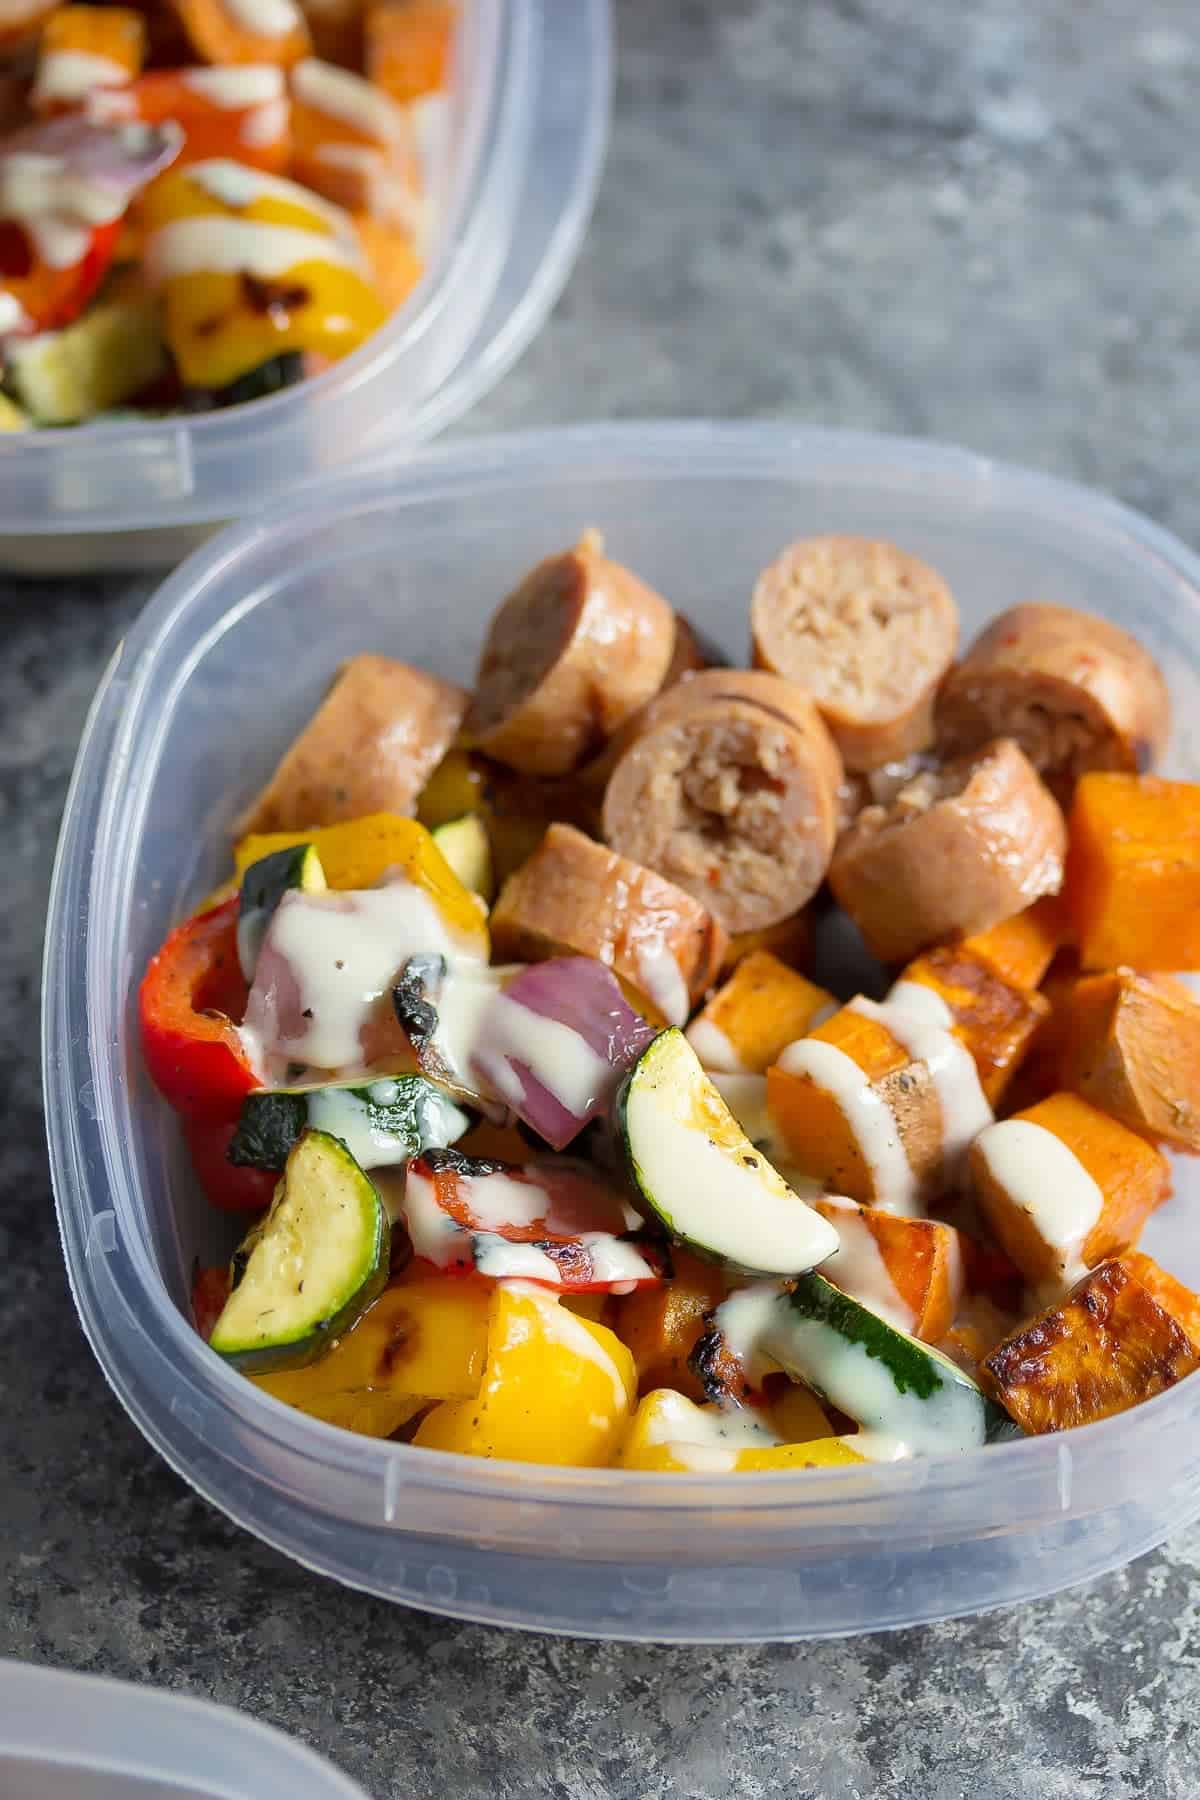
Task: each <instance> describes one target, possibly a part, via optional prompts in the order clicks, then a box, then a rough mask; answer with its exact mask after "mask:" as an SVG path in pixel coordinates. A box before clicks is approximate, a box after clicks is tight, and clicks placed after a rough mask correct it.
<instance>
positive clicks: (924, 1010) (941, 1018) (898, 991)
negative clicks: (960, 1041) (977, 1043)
mask: <svg viewBox="0 0 1200 1800" xmlns="http://www.w3.org/2000/svg"><path fill="white" fill-rule="evenodd" d="M884 1005H885V1006H902V1007H903V1008H904V1010H905V1012H910V1013H914V1014H916V1016H917V1017H918V1018H922V1019H925V1020H926V1021H927V1022H928V1023H929V1024H930V1025H940V1026H941V1028H942V1030H943V1031H953V1029H954V1023H955V1020H954V1014H953V1013H952V1012H951V1011H950V1008H949V1007H948V1006H947V1004H946V1002H945V1001H944V1000H943V999H942V996H941V995H940V994H939V993H938V992H937V990H936V989H935V988H931V987H926V985H925V983H924V982H923V981H905V980H903V979H901V980H900V981H897V982H894V983H893V985H892V986H891V988H890V989H889V990H888V995H887V999H886V1000H885V1001H884ZM859 1010H860V1011H861V1010H862V1009H861V1008H860V1009H859Z"/></svg>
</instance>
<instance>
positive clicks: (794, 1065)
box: [778, 1038, 921, 1216]
mask: <svg viewBox="0 0 1200 1800" xmlns="http://www.w3.org/2000/svg"><path fill="white" fill-rule="evenodd" d="M778 1066H779V1067H780V1068H781V1069H785V1070H786V1071H787V1072H788V1074H789V1075H807V1076H808V1077H809V1079H810V1080H812V1081H814V1082H815V1083H816V1084H817V1086H818V1087H820V1088H824V1089H825V1091H826V1093H828V1094H830V1095H832V1097H833V1099H834V1100H835V1101H836V1102H837V1105H838V1107H839V1108H840V1110H841V1112H842V1114H843V1115H844V1117H845V1119H846V1122H847V1124H848V1125H849V1127H850V1129H851V1131H852V1132H853V1134H854V1139H855V1142H856V1143H857V1145H858V1147H859V1150H860V1151H861V1152H862V1158H863V1161H864V1162H865V1163H866V1165H867V1168H868V1170H869V1171H870V1175H871V1184H872V1187H873V1189H874V1198H873V1201H872V1204H873V1205H874V1206H880V1207H883V1209H884V1210H885V1211H887V1212H895V1213H906V1214H909V1215H913V1216H915V1215H917V1214H919V1213H920V1211H921V1200H920V1188H919V1184H918V1182H917V1178H916V1175H915V1174H914V1172H913V1169H912V1166H911V1164H910V1163H909V1160H908V1157H907V1155H906V1154H905V1150H904V1145H903V1143H902V1142H901V1140H900V1132H899V1129H898V1128H897V1125H896V1121H895V1119H894V1118H893V1117H892V1113H891V1110H890V1108H889V1107H888V1106H887V1105H886V1103H885V1102H884V1100H883V1099H882V1097H881V1096H880V1095H879V1094H878V1093H877V1092H876V1091H875V1089H874V1088H873V1087H872V1085H871V1083H870V1081H868V1079H867V1077H866V1075H865V1074H864V1073H863V1071H862V1070H861V1069H860V1068H859V1066H858V1064H857V1063H856V1062H855V1061H854V1059H853V1057H851V1056H847V1055H846V1052H845V1051H844V1050H839V1049H838V1047H837V1045H836V1044H827V1043H825V1042H824V1040H823V1039H822V1038H797V1039H796V1042H795V1043H794V1044H789V1045H788V1047H787V1049H786V1050H785V1051H784V1052H783V1054H782V1055H781V1056H780V1058H779V1065H778Z"/></svg>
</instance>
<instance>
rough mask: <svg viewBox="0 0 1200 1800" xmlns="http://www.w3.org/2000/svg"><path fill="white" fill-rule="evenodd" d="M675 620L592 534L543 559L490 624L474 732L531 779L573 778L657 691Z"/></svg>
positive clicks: (475, 737)
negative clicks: (563, 776)
mask: <svg viewBox="0 0 1200 1800" xmlns="http://www.w3.org/2000/svg"><path fill="white" fill-rule="evenodd" d="M675 647H676V631H675V614H674V613H673V612H672V610H671V608H670V607H669V606H668V605H667V602H666V601H665V600H664V599H663V598H662V596H661V594H656V593H655V592H654V590H653V588H648V587H647V586H646V585H645V583H644V582H641V581H639V580H638V578H637V576H636V575H633V574H631V573H630V571H629V570H628V569H625V568H622V566H621V564H620V563H615V562H610V561H609V559H608V557H606V556H605V555H604V554H603V549H602V544H601V539H600V538H599V536H598V534H596V533H595V532H587V533H585V534H584V536H583V537H582V538H581V539H580V541H579V543H578V544H576V545H575V547H574V549H572V550H564V551H563V552H562V553H561V554H560V555H558V556H550V557H547V558H546V560H545V561H544V562H540V563H538V565H537V567H536V568H535V569H532V570H531V571H530V572H529V574H528V575H526V577H525V579H524V580H523V581H522V582H521V584H520V586H519V587H517V588H516V589H515V590H514V591H513V592H512V593H511V594H510V595H509V596H508V598H507V599H506V600H505V601H504V602H503V603H502V605H501V606H500V609H499V611H498V612H497V613H496V615H495V617H494V618H493V619H492V623H491V629H490V630H489V632H488V636H487V642H486V643H485V644H484V647H483V654H482V656H481V658H480V662H479V671H478V674H477V676H476V684H475V689H476V691H475V700H474V704H473V706H472V709H471V714H470V717H469V720H468V731H469V733H470V736H471V738H472V740H473V742H474V743H475V744H476V745H477V746H478V748H479V749H481V750H485V751H486V752H487V754H488V755H489V756H494V757H495V758H496V760H497V762H502V763H507V764H508V766H509V767H510V768H513V769H519V770H520V771H521V773H522V774H526V775H566V774H569V773H570V771H571V770H572V769H577V768H578V767H579V765H580V764H581V763H583V762H586V761H587V759H588V758H589V757H590V756H594V755H595V754H596V752H597V751H598V750H599V749H601V747H602V746H603V745H604V743H605V742H606V740H607V739H608V738H610V737H611V736H612V734H613V732H614V731H616V729H617V727H618V726H619V725H621V724H622V723H623V722H624V720H626V719H627V718H628V717H629V715H630V714H631V713H634V712H636V711H637V709H638V707H640V706H644V705H645V703H646V701H647V700H649V699H650V698H651V697H652V696H653V695H654V694H656V693H657V692H658V690H659V688H660V687H661V686H662V684H663V681H664V679H665V678H666V675H667V671H668V669H669V668H670V666H671V662H672V659H673V657H674V654H675Z"/></svg>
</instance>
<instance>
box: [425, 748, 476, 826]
mask: <svg viewBox="0 0 1200 1800" xmlns="http://www.w3.org/2000/svg"><path fill="white" fill-rule="evenodd" d="M486 811H487V777H486V775H485V773H484V769H483V765H482V764H481V763H480V762H479V760H478V758H477V757H475V756H473V755H472V754H471V752H470V751H469V750H447V752H446V754H445V756H443V758H442V760H441V762H440V763H439V764H438V766H437V768H436V769H435V770H434V771H433V774H432V775H431V776H430V777H429V780H428V781H427V782H426V783H425V786H424V787H423V788H422V789H421V793H420V796H419V798H418V800H417V817H418V819H420V821H421V823H422V825H428V827H429V829H430V831H436V830H437V828H438V826H439V825H448V824H449V823H450V821H451V819H461V818H462V816H463V814H464V813H477V812H486Z"/></svg>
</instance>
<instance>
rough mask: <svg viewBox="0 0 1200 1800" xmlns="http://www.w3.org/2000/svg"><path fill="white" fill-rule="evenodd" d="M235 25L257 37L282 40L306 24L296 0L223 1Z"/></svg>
mask: <svg viewBox="0 0 1200 1800" xmlns="http://www.w3.org/2000/svg"><path fill="white" fill-rule="evenodd" d="M222 4H223V5H224V7H225V10H226V12H228V13H231V14H232V15H233V19H234V22H235V24H238V25H240V26H241V28H242V30H243V31H249V32H252V33H253V35H254V36H255V37H266V38H281V37H286V36H287V35H288V33H289V32H290V31H295V30H296V28H297V27H298V26H300V25H302V24H303V23H304V19H303V15H302V14H301V12H300V9H299V7H298V6H296V4H295V0H222Z"/></svg>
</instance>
